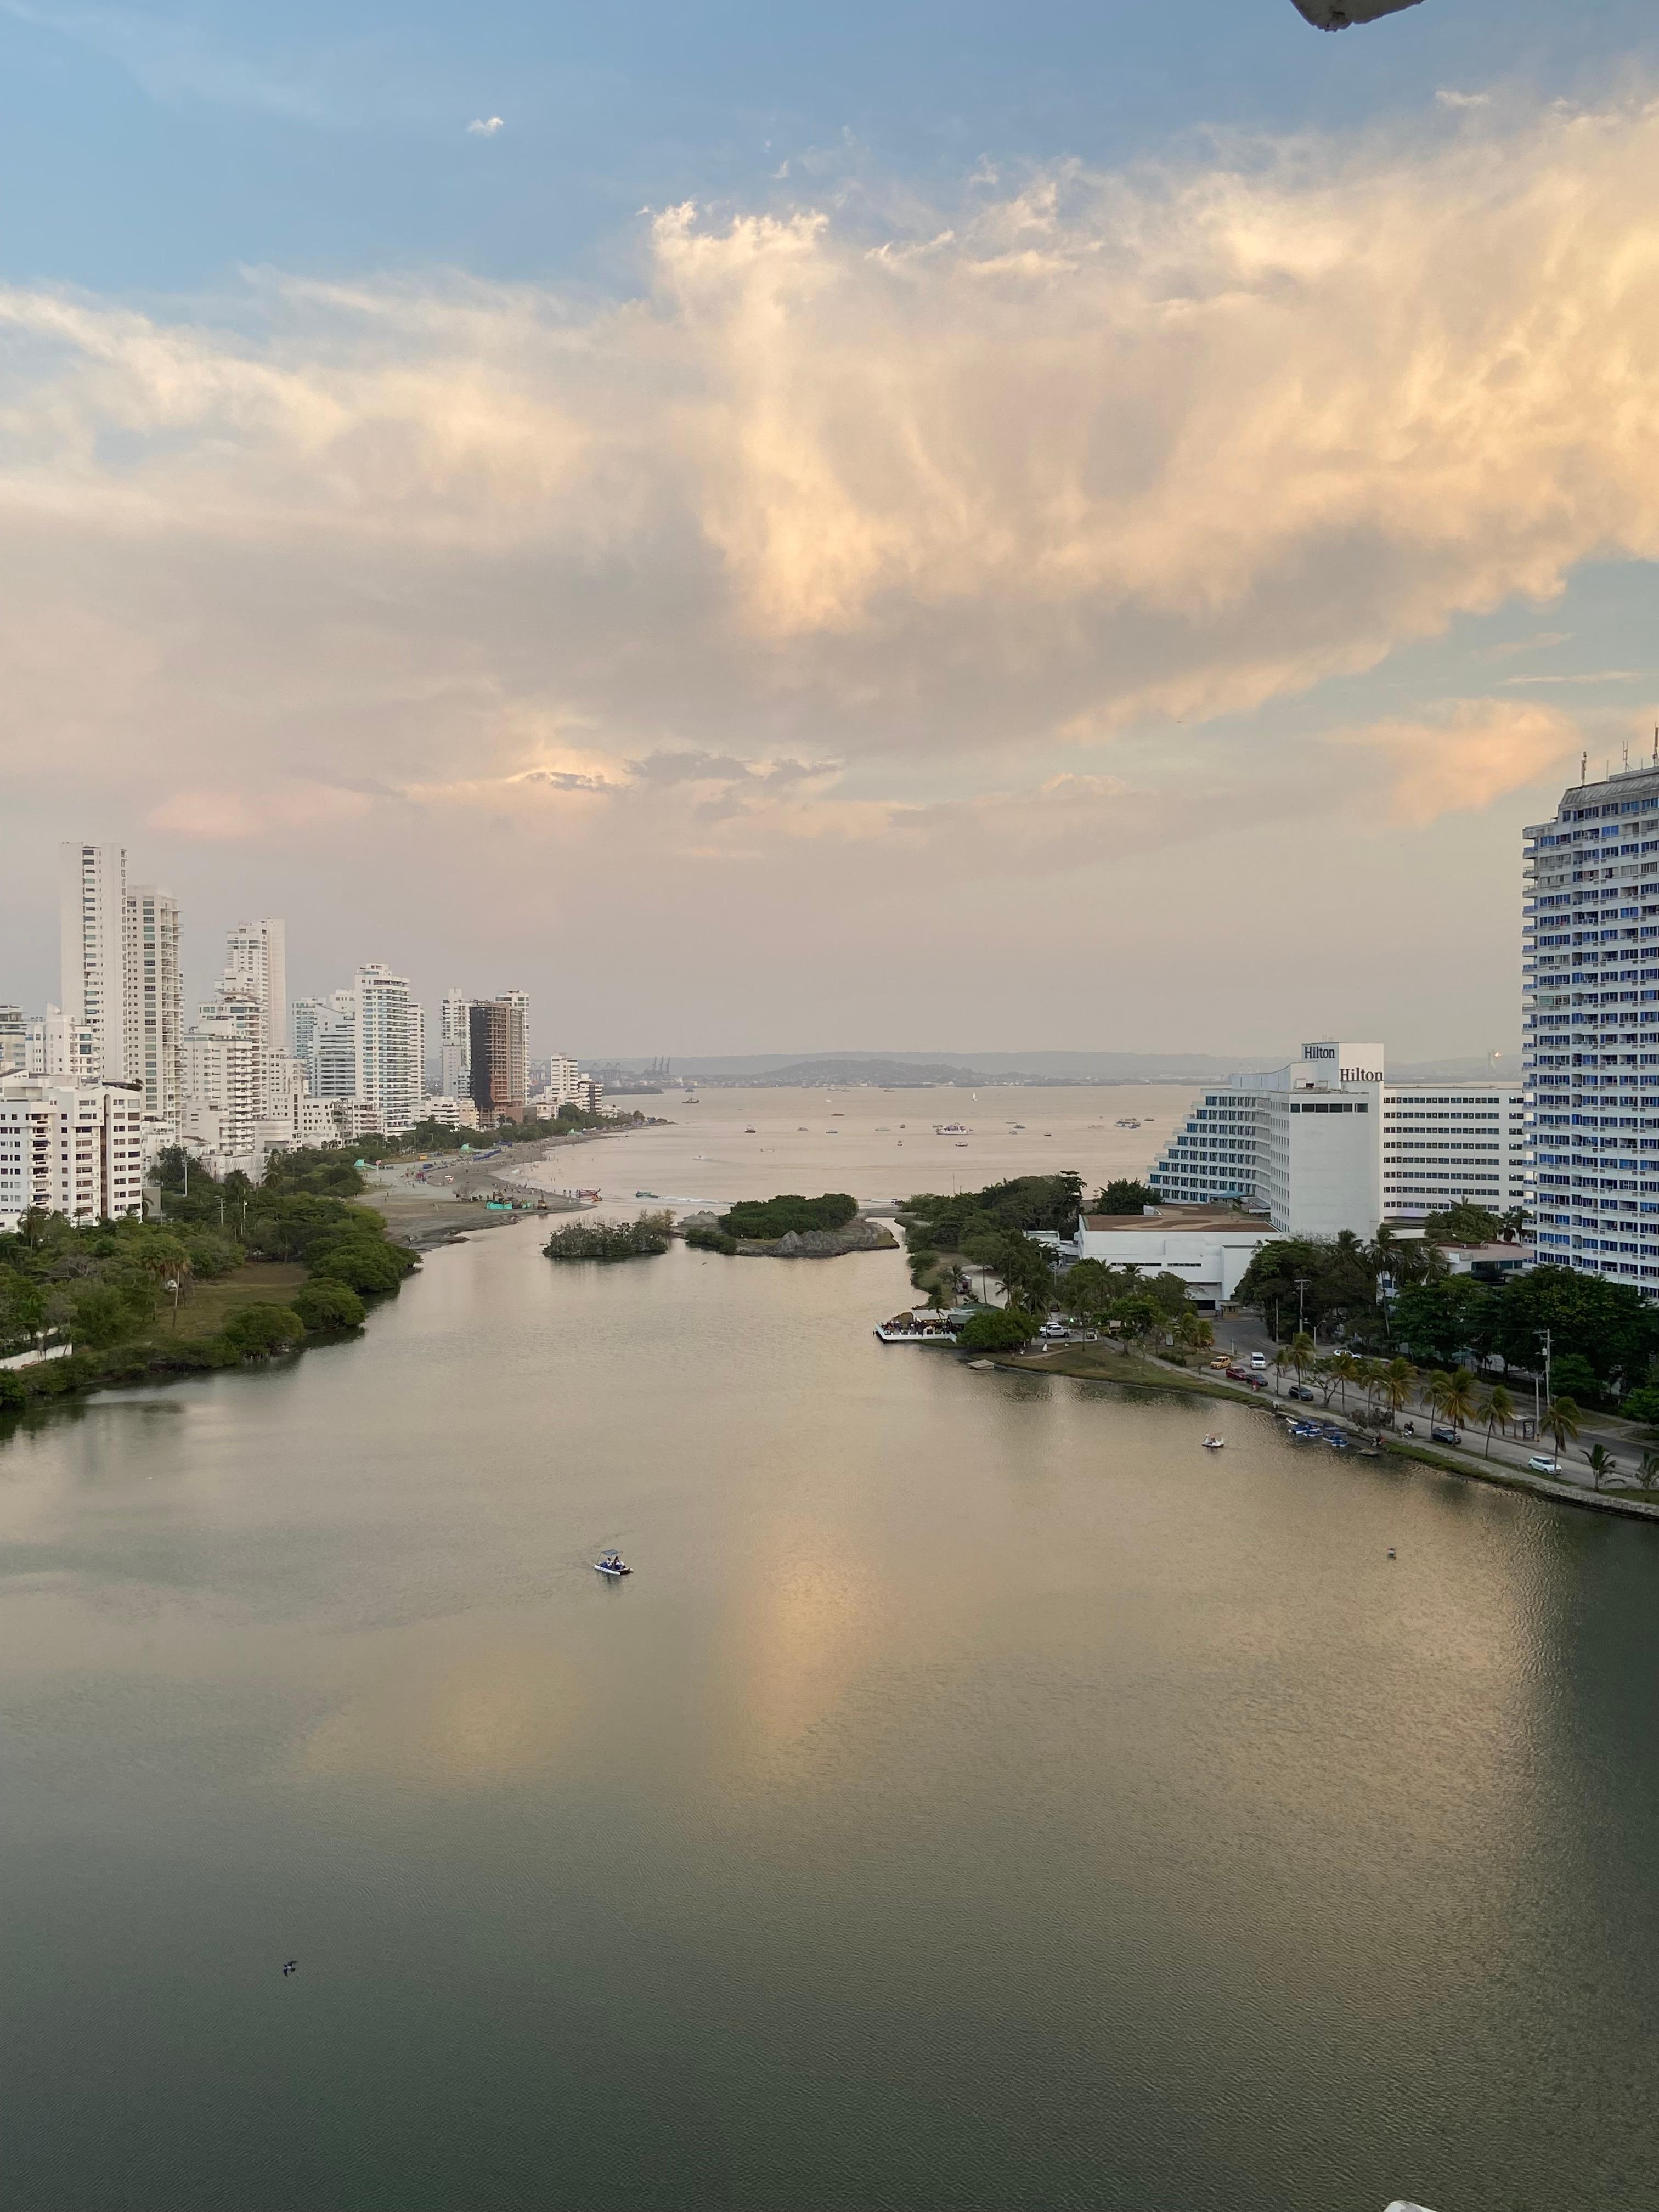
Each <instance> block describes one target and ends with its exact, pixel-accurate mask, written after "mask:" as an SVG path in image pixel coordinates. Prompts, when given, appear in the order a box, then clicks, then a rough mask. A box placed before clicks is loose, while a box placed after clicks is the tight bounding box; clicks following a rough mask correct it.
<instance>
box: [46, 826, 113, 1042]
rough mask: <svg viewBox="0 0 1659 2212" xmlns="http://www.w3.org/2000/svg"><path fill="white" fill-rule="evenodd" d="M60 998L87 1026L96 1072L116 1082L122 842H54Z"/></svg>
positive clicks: (69, 1014)
mask: <svg viewBox="0 0 1659 2212" xmlns="http://www.w3.org/2000/svg"><path fill="white" fill-rule="evenodd" d="M58 952H59V963H60V987H59V992H58V996H59V999H60V1000H61V1002H62V1005H63V1010H64V1012H65V1013H66V1014H67V1015H68V1016H69V1017H70V1019H71V1020H72V1021H75V1022H83V1023H84V1024H86V1026H87V1027H88V1029H89V1030H91V1031H92V1034H93V1038H94V1045H95V1049H96V1056H97V1062H98V1072H99V1073H100V1075H101V1076H103V1077H104V1078H105V1079H106V1080H107V1081H109V1082H112V1083H119V1082H121V1081H123V1080H124V1079H125V1078H126V1076H127V1075H128V1073H129V1068H128V1063H127V1050H128V1043H129V1036H128V1028H127V916H126V854H125V852H124V851H123V850H122V848H121V847H120V846H119V845H73V844H64V845H60V846H59V847H58Z"/></svg>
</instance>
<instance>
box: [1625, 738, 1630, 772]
mask: <svg viewBox="0 0 1659 2212" xmlns="http://www.w3.org/2000/svg"><path fill="white" fill-rule="evenodd" d="M1625 774H1626V775H1629V774H1630V739H1629V738H1626V740H1625Z"/></svg>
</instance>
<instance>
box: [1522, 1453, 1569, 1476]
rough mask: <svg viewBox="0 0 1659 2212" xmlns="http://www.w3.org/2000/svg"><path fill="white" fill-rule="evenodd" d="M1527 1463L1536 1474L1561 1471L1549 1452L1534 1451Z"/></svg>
mask: <svg viewBox="0 0 1659 2212" xmlns="http://www.w3.org/2000/svg"><path fill="white" fill-rule="evenodd" d="M1527 1465H1528V1467H1529V1468H1531V1469H1532V1471H1533V1473H1534V1474H1559V1473H1560V1472H1561V1470H1560V1468H1559V1467H1558V1466H1557V1465H1556V1463H1555V1462H1554V1461H1553V1459H1552V1458H1551V1457H1550V1455H1549V1454H1548V1453H1547V1452H1534V1454H1533V1455H1532V1457H1531V1458H1530V1459H1529V1460H1528V1462H1527Z"/></svg>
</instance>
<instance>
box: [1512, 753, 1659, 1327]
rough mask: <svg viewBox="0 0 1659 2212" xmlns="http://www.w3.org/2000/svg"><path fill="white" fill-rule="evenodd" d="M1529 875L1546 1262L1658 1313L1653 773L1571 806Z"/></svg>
mask: <svg viewBox="0 0 1659 2212" xmlns="http://www.w3.org/2000/svg"><path fill="white" fill-rule="evenodd" d="M1524 859H1525V866H1524V871H1523V874H1524V890H1523V893H1522V1063H1523V1066H1524V1067H1525V1071H1526V1085H1527V1099H1528V1111H1529V1114H1530V1116H1531V1137H1532V1159H1531V1162H1530V1173H1531V1182H1532V1187H1531V1194H1530V1200H1529V1203H1530V1206H1531V1208H1532V1211H1533V1214H1534V1223H1535V1228H1536V1242H1537V1246H1538V1257H1539V1260H1540V1261H1541V1262H1548V1263H1551V1264H1553V1265H1555V1266H1557V1267H1573V1268H1576V1269H1577V1270H1578V1271H1579V1272H1580V1273H1585V1274H1597V1275H1605V1276H1609V1277H1611V1278H1612V1279H1613V1280H1614V1281H1615V1282H1620V1283H1626V1284H1628V1285H1632V1287H1634V1288H1636V1289H1638V1290H1640V1291H1643V1292H1644V1295H1645V1296H1647V1297H1659V760H1656V763H1655V764H1654V765H1653V766H1650V767H1648V768H1642V769H1626V770H1623V771H1621V772H1620V774H1618V775H1608V776H1604V777H1602V778H1601V781H1598V782H1584V783H1578V784H1575V785H1573V786H1572V787H1571V789H1570V790H1567V791H1565V792H1564V793H1562V795H1561V803H1560V805H1559V806H1558V807H1557V809H1556V811H1555V816H1554V818H1553V820H1552V821H1549V822H1540V823H1534V825H1533V826H1532V827H1531V828H1529V829H1528V830H1527V832H1526V839H1525V848H1524Z"/></svg>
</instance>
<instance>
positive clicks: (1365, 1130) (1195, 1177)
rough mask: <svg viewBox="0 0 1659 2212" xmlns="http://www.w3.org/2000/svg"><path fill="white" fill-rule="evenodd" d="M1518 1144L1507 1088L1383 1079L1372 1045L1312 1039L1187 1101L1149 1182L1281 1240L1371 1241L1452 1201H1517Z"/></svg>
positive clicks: (1521, 1190) (1519, 1114) (1512, 1088)
mask: <svg viewBox="0 0 1659 2212" xmlns="http://www.w3.org/2000/svg"><path fill="white" fill-rule="evenodd" d="M1526 1149H1527V1147H1526V1127H1525V1106H1524V1103H1523V1101H1522V1095H1521V1091H1520V1086H1519V1085H1516V1084H1507V1083H1498V1082H1495V1081H1494V1082H1491V1083H1482V1084H1469V1085H1461V1084H1459V1085H1453V1084H1391V1083H1389V1082H1388V1081H1387V1080H1386V1069H1385V1063H1384V1059H1383V1047H1382V1046H1381V1045H1380V1044H1345V1043H1340V1042H1335V1041H1329V1040H1322V1041H1319V1042H1315V1043H1311V1044H1304V1046H1303V1048H1302V1053H1301V1056H1300V1058H1299V1059H1297V1060H1292V1061H1291V1062H1290V1063H1289V1064H1288V1065H1287V1066H1284V1067H1279V1068H1273V1069H1271V1070H1269V1071H1267V1073H1261V1074H1250V1075H1237V1076H1233V1077H1231V1078H1229V1079H1228V1080H1227V1081H1226V1082H1225V1084H1222V1085H1218V1086H1217V1087H1216V1088H1215V1089H1213V1090H1209V1091H1206V1092H1205V1093H1204V1095H1203V1096H1202V1097H1200V1098H1197V1099H1195V1100H1194V1103H1193V1104H1192V1107H1191V1108H1190V1109H1189V1110H1188V1115H1187V1118H1186V1120H1185V1121H1184V1122H1183V1123H1182V1126H1181V1127H1180V1128H1178V1129H1177V1130H1176V1133H1175V1134H1174V1135H1173V1136H1172V1137H1171V1139H1170V1142H1169V1144H1168V1145H1167V1146H1165V1147H1164V1152H1163V1154H1162V1156H1161V1157H1160V1158H1159V1159H1158V1164H1157V1165H1156V1166H1155V1167H1154V1168H1153V1170H1152V1174H1151V1176H1150V1178H1149V1181H1150V1182H1151V1186H1152V1189H1153V1190H1154V1191H1155V1192H1156V1193H1157V1194H1158V1197H1159V1199H1160V1200H1171V1201H1173V1202H1174V1203H1176V1204H1177V1205H1182V1206H1209V1207H1216V1206H1226V1207H1231V1208H1233V1209H1234V1210H1236V1211H1237V1212H1242V1213H1244V1214H1255V1215H1257V1216H1263V1215H1265V1217H1266V1218H1267V1221H1268V1222H1269V1223H1270V1224H1271V1225H1272V1226H1273V1228H1274V1229H1276V1230H1278V1231H1280V1232H1281V1233H1282V1234H1284V1235H1285V1236H1291V1237H1334V1236H1335V1235H1337V1234H1338V1233H1339V1231H1342V1230H1345V1229H1346V1230H1351V1231H1352V1232H1353V1233H1354V1235H1355V1236H1358V1237H1374V1236H1375V1235H1376V1231H1377V1229H1378V1227H1379V1226H1380V1225H1381V1224H1382V1223H1383V1222H1384V1221H1406V1222H1410V1221H1420V1220H1421V1219H1422V1218H1424V1216H1425V1214H1428V1213H1431V1212H1439V1211H1441V1210H1443V1208H1445V1207H1446V1206H1452V1205H1455V1204H1456V1203H1457V1202H1458V1201H1460V1200H1467V1201H1468V1202H1470V1203H1473V1204H1475V1205H1479V1206H1487V1207H1489V1208H1490V1209H1491V1210H1492V1212H1495V1213H1504V1212H1509V1211H1510V1209H1511V1208H1513V1207H1515V1206H1520V1205H1522V1204H1523V1203H1524V1202H1525V1197H1526V1171H1527V1160H1526Z"/></svg>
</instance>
